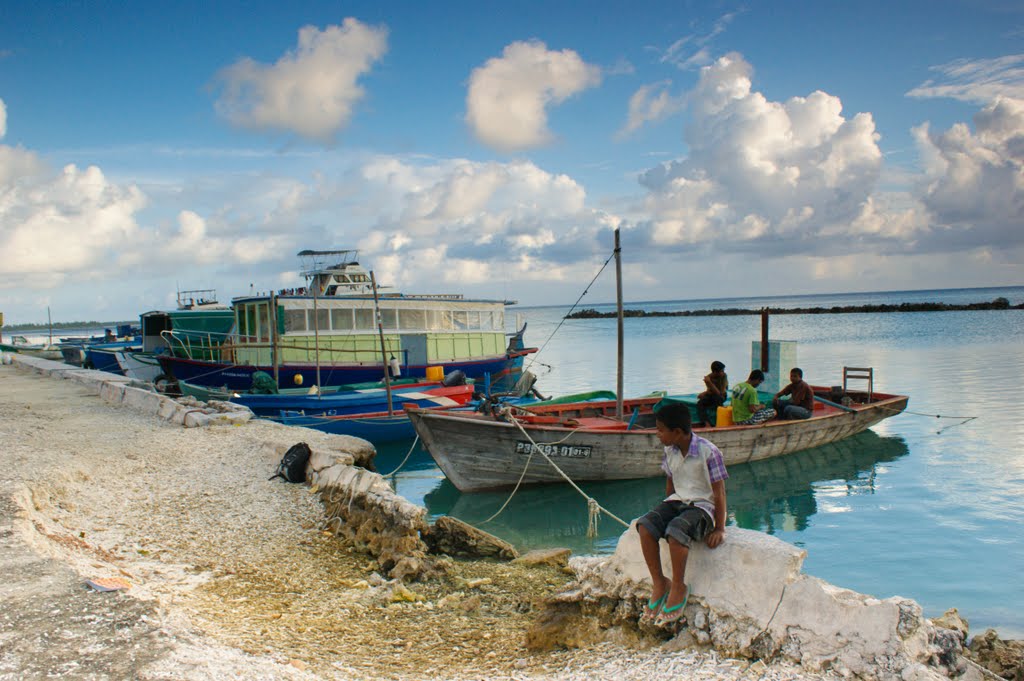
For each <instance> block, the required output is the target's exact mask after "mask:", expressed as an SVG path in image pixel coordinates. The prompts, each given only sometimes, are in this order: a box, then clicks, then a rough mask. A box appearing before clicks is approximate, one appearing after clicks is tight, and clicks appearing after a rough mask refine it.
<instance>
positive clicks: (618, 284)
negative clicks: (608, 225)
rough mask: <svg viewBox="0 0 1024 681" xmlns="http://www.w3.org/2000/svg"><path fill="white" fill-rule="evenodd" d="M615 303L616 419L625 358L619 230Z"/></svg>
mask: <svg viewBox="0 0 1024 681" xmlns="http://www.w3.org/2000/svg"><path fill="white" fill-rule="evenodd" d="M615 302H616V310H615V311H616V315H617V318H618V333H619V336H618V346H619V348H618V361H617V362H616V364H617V366H618V371H617V376H616V381H615V417H616V418H618V419H621V418H622V357H623V330H622V248H621V247H620V246H619V230H618V228H616V230H615Z"/></svg>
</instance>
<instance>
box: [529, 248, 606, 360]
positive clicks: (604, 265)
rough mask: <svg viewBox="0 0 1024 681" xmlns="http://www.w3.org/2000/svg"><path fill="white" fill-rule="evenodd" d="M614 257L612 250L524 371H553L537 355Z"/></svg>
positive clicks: (542, 350)
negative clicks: (538, 367) (542, 368)
mask: <svg viewBox="0 0 1024 681" xmlns="http://www.w3.org/2000/svg"><path fill="white" fill-rule="evenodd" d="M614 257H615V251H614V250H612V254H611V255H609V256H608V259H607V260H605V261H604V264H603V265H601V269H599V270H598V271H597V274H595V275H594V278H593V279H591V280H590V283H589V284H587V287H586V288H585V289H583V293H581V294H580V297H579V298H577V299H576V302H575V303H573V304H572V307H570V308H569V311H568V312H566V313H565V315H563V316H562V319H561V321H559V322H558V326H556V327H555V330H554V331H552V332H551V335H550V336H548V337H547V340H545V341H544V343H543V344H542V345H541V346H540V349H539V350H537V353H536V355H533V356H531V357H530V360H529V363H528V364H527V365H526V366H525V367H524V370H528V369H529V368H530V367H532V366H533V365H534V364H540V365H541V366H546V367H548V370H549V371H550V370H551V368H552V367H551V365H550V364H544V363H543V362H537V360H536V359H535V358H536V357H537V355H540V353H542V352H544V348H546V347H547V346H548V343H550V342H551V339H552V338H554V337H555V334H556V333H558V330H559V329H560V328H562V324H564V323H565V320H566V317H568V316H569V315H571V314H572V311H573V310H575V309H576V306H577V305H579V304H580V301H581V300H583V296H585V295H587V292H589V291H590V287H591V286H593V285H594V282H595V281H597V278H598V277H600V276H601V273H602V272H604V268H606V267H608V263H610V262H611V261H612V258H614Z"/></svg>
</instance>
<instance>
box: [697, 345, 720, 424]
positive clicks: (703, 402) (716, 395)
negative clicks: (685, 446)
mask: <svg viewBox="0 0 1024 681" xmlns="http://www.w3.org/2000/svg"><path fill="white" fill-rule="evenodd" d="M704 385H705V387H706V388H707V389H706V390H705V391H704V392H702V393H701V394H700V395H697V423H696V424H695V425H694V427H695V428H706V427H707V426H708V424H711V425H715V418H713V416H714V415H715V414H716V412H717V409H718V407H721V406H722V405H723V404H725V396H726V395H727V394H728V393H729V377H728V376H727V375H726V374H725V365H724V364H722V363H721V362H719V361H718V360H717V359H716V360H715V361H714V362H712V363H711V373H710V374H708V375H707V376H705V377H704Z"/></svg>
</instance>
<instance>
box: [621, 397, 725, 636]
mask: <svg viewBox="0 0 1024 681" xmlns="http://www.w3.org/2000/svg"><path fill="white" fill-rule="evenodd" d="M654 418H655V426H656V427H657V431H658V440H659V441H660V442H661V444H662V445H663V446H664V447H665V454H664V457H663V458H662V460H661V468H662V470H664V471H665V475H666V480H665V495H666V497H665V500H664V501H662V502H661V503H660V504H658V505H657V506H655V507H654V510H653V511H651V512H650V513H648V514H646V515H644V516H641V517H640V518H639V519H638V520H637V521H636V529H637V532H639V533H640V548H641V550H642V551H643V554H644V562H645V563H646V564H647V569H648V571H649V572H650V573H651V584H652V591H651V597H650V599H649V600H648V601H647V603H646V604H645V605H644V606H643V611H644V612H643V614H642V615H641V620H642V621H645V622H653V623H654V625H655V626H663V625H667V624H672V623H673V622H677V621H679V620H680V619H682V617H683V608H685V607H686V601H687V599H688V598H689V596H690V589H689V587H688V586H687V585H686V582H685V577H686V560H687V558H688V557H689V555H690V546H692V545H693V543H694V542H700V541H703V542H704V543H705V544H707V546H708V548H711V549H713V548H715V547H717V546H718V545H719V544H721V543H722V541H723V540H724V539H725V518H726V508H725V480H726V479H727V478H728V477H729V474H728V473H727V472H726V470H725V460H724V459H723V458H722V452H721V451H720V450H719V449H718V447H716V446H715V445H714V444H712V443H711V442H708V441H707V440H705V439H704V438H702V437H700V436H699V435H696V434H695V433H694V432H693V429H692V428H691V427H690V408H689V407H687V406H686V405H685V404H682V403H678V402H677V403H674V404H666V405H665V406H664V407H662V408H661V409H659V410H658V411H657V412H656V413H655V415H654ZM662 539H665V540H666V541H667V543H668V550H669V555H670V557H671V559H672V575H671V577H670V578H666V576H665V573H664V572H663V571H662V569H661V543H660V542H661V540H662Z"/></svg>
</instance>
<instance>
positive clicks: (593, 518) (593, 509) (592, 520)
mask: <svg viewBox="0 0 1024 681" xmlns="http://www.w3.org/2000/svg"><path fill="white" fill-rule="evenodd" d="M503 411H504V413H502V416H505V417H507V418H508V420H509V421H510V422H511V423H513V424H514V425H515V426H516V428H518V429H519V432H521V433H522V434H523V436H524V437H525V438H526V439H527V440H529V441H530V444H531V445H532V446H531V447H530V455H529V456H528V457H526V465H525V466H523V472H522V473H521V474H520V475H519V480H518V481H516V486H515V487H513V488H512V492H511V493H509V495H508V498H507V499H506V500H505V503H503V504H502V505H501V508H499V509H498V510H497V512H495V514H494V515H492V516H491V517H490V518H488V519H487V520H485V521H484V522H483V523H481V524H484V525H486V524H487V523H489V522H491V521H492V520H494V519H495V518H497V517H498V516H499V515H501V512H502V511H504V510H505V507H506V506H508V504H509V502H510V501H512V497H514V496H515V495H516V492H517V491H519V486H520V485H521V484H522V482H523V478H524V477H526V471H527V470H528V469H529V468H530V462H531V461H533V453H534V452H539V453H540V455H541V456H543V457H544V458H545V459H546V460H547V462H548V463H549V464H551V467H552V468H554V469H555V470H556V471H557V472H558V474H559V475H561V476H562V478H564V479H565V481H566V482H568V483H569V484H570V485H572V488H573V489H574V490H576V491H577V492H579V493H580V496H582V497H583V498H584V499H586V500H587V538H593V537H596V536H597V521H598V519H599V518H600V516H601V513H604V514H605V515H607V516H608V517H609V518H612V519H613V520H617V521H619V523H621V524H622V526H623V527H625V528H627V529H628V528H629V523H627V522H626V521H624V520H623V519H622V518H620V517H618V516H617V515H615V514H614V513H612V512H611V511H609V510H608V509H607V508H605V507H604V506H602V505H601V504H600V503H598V501H597V499H594V498H593V497H591V496H589V495H588V494H587V493H586V492H584V491H583V490H582V489H580V488H579V485H577V484H576V483H575V482H573V480H572V478H570V477H569V476H568V475H566V474H565V471H563V470H562V469H561V468H559V467H558V464H556V463H555V462H554V461H552V460H551V457H550V456H548V455H547V452H545V451H544V448H543V447H541V446H540V445H538V444H537V443H536V442H535V441H534V439H533V438H532V437H530V434H529V433H527V432H526V429H525V428H523V424H522V423H520V422H519V419H517V418H516V417H515V416H513V415H512V413H511V409H506V410H503ZM571 436H572V433H569V434H568V435H566V436H565V437H564V438H562V440H561V441H560V442H552V443H547V444H548V446H550V445H553V444H561V442H565V441H566V440H568V439H569V438H570V437H571Z"/></svg>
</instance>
